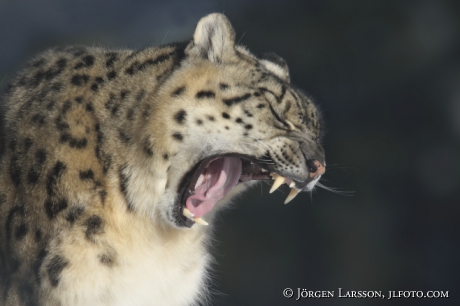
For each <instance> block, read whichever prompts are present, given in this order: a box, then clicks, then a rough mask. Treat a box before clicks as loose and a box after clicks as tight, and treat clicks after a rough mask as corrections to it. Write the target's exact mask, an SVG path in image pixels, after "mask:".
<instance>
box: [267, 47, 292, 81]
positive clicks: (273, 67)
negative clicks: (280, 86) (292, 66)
mask: <svg viewBox="0 0 460 306" xmlns="http://www.w3.org/2000/svg"><path fill="white" fill-rule="evenodd" d="M260 63H261V64H262V65H263V66H264V67H265V69H267V70H268V71H270V72H271V73H273V74H274V75H276V76H277V77H279V78H280V79H282V80H284V81H286V82H288V83H289V82H290V81H291V78H290V76H289V68H288V65H287V64H286V61H285V60H284V59H282V58H281V57H279V56H278V55H276V54H275V53H273V52H270V53H264V54H263V55H262V57H261V58H260Z"/></svg>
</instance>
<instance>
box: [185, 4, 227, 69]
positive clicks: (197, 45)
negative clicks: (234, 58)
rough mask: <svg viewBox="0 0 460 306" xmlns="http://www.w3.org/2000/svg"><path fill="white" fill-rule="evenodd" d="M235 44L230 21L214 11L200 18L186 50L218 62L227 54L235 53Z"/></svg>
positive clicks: (223, 59)
mask: <svg viewBox="0 0 460 306" xmlns="http://www.w3.org/2000/svg"><path fill="white" fill-rule="evenodd" d="M234 45H235V32H234V31H233V28H232V25H231V24H230V21H229V20H228V19H227V17H225V16H224V15H222V14H219V13H214V14H210V15H208V16H206V17H203V18H201V19H200V21H199V22H198V25H197V26H196V29H195V34H193V42H192V43H190V45H189V46H188V47H187V50H186V52H187V53H188V54H190V55H192V54H193V55H197V56H200V57H203V58H207V59H209V60H210V61H211V62H213V63H216V64H217V63H221V62H223V61H225V57H226V55H229V54H233V53H235V49H234Z"/></svg>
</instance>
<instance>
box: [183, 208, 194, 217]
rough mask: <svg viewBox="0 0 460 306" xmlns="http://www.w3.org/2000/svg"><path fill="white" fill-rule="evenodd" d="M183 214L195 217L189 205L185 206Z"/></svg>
mask: <svg viewBox="0 0 460 306" xmlns="http://www.w3.org/2000/svg"><path fill="white" fill-rule="evenodd" d="M182 214H183V215H184V216H186V217H187V218H189V219H192V218H193V217H195V215H194V214H192V212H191V211H190V210H189V209H188V208H187V207H184V211H182Z"/></svg>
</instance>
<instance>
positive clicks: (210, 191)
mask: <svg viewBox="0 0 460 306" xmlns="http://www.w3.org/2000/svg"><path fill="white" fill-rule="evenodd" d="M241 168H242V165H241V159H239V158H237V157H223V158H219V159H217V160H215V161H213V162H212V163H211V164H210V165H209V166H208V167H207V168H206V170H205V171H204V172H203V173H202V174H201V175H200V177H199V178H198V182H197V183H198V184H200V186H195V194H193V195H191V196H189V197H188V198H187V200H186V201H185V206H186V207H187V208H188V209H189V210H190V211H191V212H192V214H194V215H195V217H197V218H199V217H201V216H203V215H205V214H207V213H208V212H209V211H211V209H213V207H214V205H216V203H217V201H219V200H220V199H222V198H223V197H224V196H225V195H226V194H227V193H228V192H229V191H230V190H231V189H232V188H233V187H235V185H236V184H237V183H238V180H239V179H240V176H241Z"/></svg>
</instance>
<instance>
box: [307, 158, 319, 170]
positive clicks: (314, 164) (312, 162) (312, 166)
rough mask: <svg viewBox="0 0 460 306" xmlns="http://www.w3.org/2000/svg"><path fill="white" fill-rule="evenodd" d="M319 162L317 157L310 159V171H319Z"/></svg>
mask: <svg viewBox="0 0 460 306" xmlns="http://www.w3.org/2000/svg"><path fill="white" fill-rule="evenodd" d="M317 163H319V162H318V161H317V160H316V159H310V160H308V161H307V166H308V171H310V173H315V172H316V171H318V165H317Z"/></svg>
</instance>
